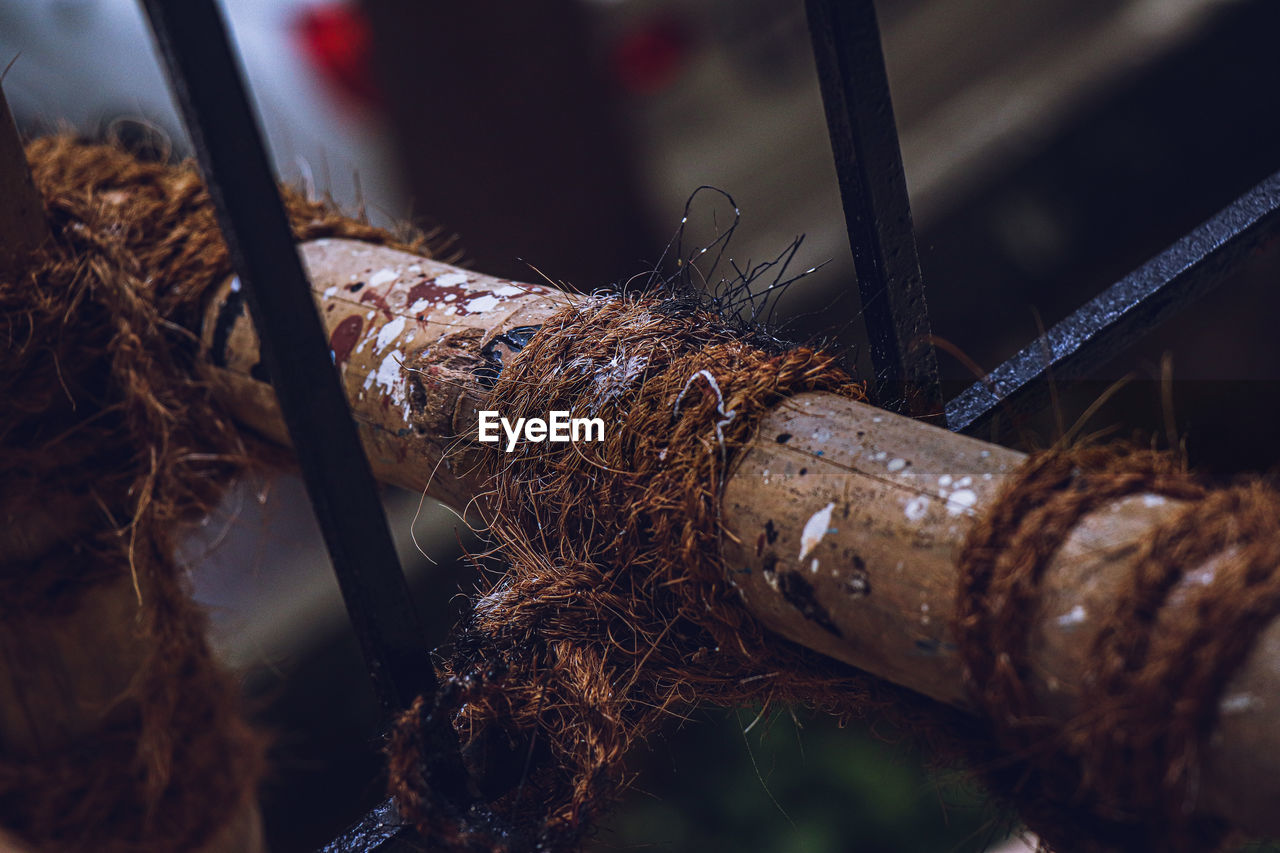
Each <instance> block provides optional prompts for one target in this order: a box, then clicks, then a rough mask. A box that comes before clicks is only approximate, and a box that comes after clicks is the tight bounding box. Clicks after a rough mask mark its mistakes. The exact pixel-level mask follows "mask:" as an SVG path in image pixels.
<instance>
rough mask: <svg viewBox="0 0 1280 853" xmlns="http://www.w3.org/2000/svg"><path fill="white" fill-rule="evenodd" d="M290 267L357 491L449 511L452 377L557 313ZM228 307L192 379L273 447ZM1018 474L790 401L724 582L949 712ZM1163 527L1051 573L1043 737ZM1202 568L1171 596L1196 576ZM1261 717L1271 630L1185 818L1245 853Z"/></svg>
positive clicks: (997, 460)
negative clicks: (338, 409) (345, 408)
mask: <svg viewBox="0 0 1280 853" xmlns="http://www.w3.org/2000/svg"><path fill="white" fill-rule="evenodd" d="M301 251H302V254H303V257H304V258H305V260H306V263H307V266H308V268H309V271H310V275H311V279H312V283H313V284H312V286H313V289H314V291H315V295H316V300H317V304H318V306H319V308H320V311H321V313H322V315H323V316H324V318H325V323H326V327H327V329H328V332H329V334H330V336H331V346H332V349H333V351H334V358H335V362H336V363H337V364H338V365H339V366H340V368H341V370H342V373H343V382H344V385H345V387H346V389H347V392H348V396H349V399H350V401H351V404H352V408H353V410H354V413H355V417H356V419H357V421H358V422H359V424H360V427H361V435H362V438H363V440H364V442H365V446H366V448H367V450H368V452H369V454H370V458H371V462H372V464H373V466H374V470H375V473H376V474H377V475H378V476H379V477H380V478H381V479H383V480H385V481H387V482H390V483H395V484H397V485H401V486H404V487H406V488H411V489H415V490H424V489H425V490H426V491H427V492H428V493H429V494H431V495H433V496H435V497H438V498H439V499H441V500H442V501H445V502H446V503H449V504H451V505H453V506H454V507H458V508H463V507H465V506H466V505H467V504H468V503H469V501H470V500H471V497H472V495H474V494H475V492H476V489H477V487H478V486H479V483H477V482H475V481H474V480H473V478H472V475H471V474H470V471H471V470H472V469H471V468H470V466H469V465H467V464H466V463H465V459H466V458H467V450H466V446H465V441H463V442H462V444H461V446H458V447H453V448H452V449H451V448H450V447H449V438H450V437H452V436H467V435H474V433H475V428H476V416H475V412H476V410H477V409H478V408H482V407H483V406H484V404H485V400H486V392H485V390H484V389H483V388H481V387H480V385H479V384H478V383H477V382H476V381H475V379H474V374H473V373H472V372H471V370H470V369H463V368H464V367H467V368H474V366H475V365H477V364H478V363H480V359H479V353H480V350H481V349H482V348H483V347H485V346H486V345H490V346H499V345H500V344H499V341H498V336H499V335H501V334H502V333H504V332H509V331H510V330H512V329H513V328H516V327H520V326H536V325H537V324H538V323H540V322H541V321H542V320H543V319H545V318H546V317H547V315H548V314H549V313H551V312H552V311H554V310H556V309H557V308H558V307H560V306H563V305H565V304H568V303H569V302H571V301H572V300H574V299H575V298H578V297H574V296H572V295H568V294H564V293H560V292H557V291H554V290H550V289H548V288H544V287H540V286H536V285H522V284H516V283H513V282H510V281H505V280H497V279H491V278H488V277H486V276H483V275H479V274H476V273H472V272H468V271H465V270H460V269H457V268H455V267H451V266H448V265H445V264H440V263H437V262H434V261H429V260H426V259H423V258H419V257H415V256H412V255H408V254H405V253H403V252H397V251H395V250H391V249H385V248H380V247H374V246H369V245H367V244H362V243H356V242H353V241H346V240H318V241H314V242H311V243H308V244H304V245H303V246H302V247H301ZM234 288H235V285H234V281H232V282H229V283H228V284H226V285H224V287H223V290H222V292H221V293H220V294H219V295H218V296H217V297H216V298H215V300H214V303H213V304H212V305H211V307H210V309H209V312H208V315H207V317H208V319H207V322H206V326H205V333H204V339H205V342H206V345H207V346H209V347H210V349H211V353H210V355H211V359H212V361H213V363H214V364H215V365H217V366H216V367H215V369H214V370H213V371H212V372H213V374H214V375H215V377H216V381H217V382H218V383H219V384H220V388H221V393H222V395H223V396H224V398H225V400H226V401H227V403H228V404H229V405H230V406H231V407H232V408H233V409H234V411H235V412H236V414H237V416H238V417H239V418H240V419H241V420H242V421H243V422H244V423H245V424H247V425H249V426H251V427H253V428H255V429H257V430H258V431H260V432H262V433H263V434H264V435H267V436H269V437H271V438H273V439H275V440H277V441H281V442H283V441H285V440H286V438H285V433H284V429H283V426H282V424H281V423H280V420H279V416H278V412H277V410H276V408H275V403H274V400H273V398H272V395H271V390H270V388H269V386H267V385H266V384H264V383H263V382H261V381H259V380H258V379H257V378H255V375H256V373H257V371H256V369H255V366H256V364H257V352H256V343H255V341H254V339H253V333H252V329H251V325H250V323H249V320H248V318H247V317H245V316H244V315H243V307H242V305H241V304H240V303H239V300H238V299H237V298H236V297H235V289H234ZM402 368H409V369H407V370H406V369H402ZM1023 459H1024V456H1023V455H1022V454H1020V453H1017V452H1015V451H1012V450H1008V449H1006V448H1003V447H999V446H997V445H992V444H987V443H984V442H981V441H978V440H975V439H972V438H967V437H965V436H961V435H956V434H954V433H951V432H948V431H946V430H942V429H938V428H936V427H932V426H929V425H926V424H923V423H920V422H917V421H913V420H910V419H908V418H904V417H900V416H897V415H893V414H890V413H888V412H885V411H882V410H879V409H876V408H874V407H871V406H868V405H865V404H862V403H857V402H853V401H850V400H847V399H844V398H841V397H838V396H835V395H831V394H823V393H811V394H804V395H800V396H797V397H795V398H792V399H791V400H788V401H787V402H785V403H783V404H782V405H780V406H778V407H777V408H776V409H774V410H773V411H772V412H770V413H768V414H767V415H766V416H765V418H764V420H763V422H762V424H761V426H760V429H759V431H758V433H757V435H756V436H755V437H754V439H753V440H752V442H751V443H750V445H749V447H748V448H747V449H746V451H745V452H744V453H743V454H742V455H741V462H740V463H739V465H738V467H737V468H736V470H735V471H734V472H733V474H732V476H731V477H730V478H729V480H728V482H727V485H726V489H725V502H724V519H723V521H724V523H725V525H726V527H727V530H728V535H727V537H726V539H725V542H724V546H723V549H724V550H723V556H724V559H725V563H726V565H728V566H730V567H734V568H735V569H738V571H735V580H736V582H737V584H738V585H739V588H740V589H741V591H742V593H743V597H744V599H745V602H746V606H747V607H748V608H749V609H750V610H751V612H752V613H753V614H754V615H755V616H757V617H758V618H759V619H760V620H761V621H762V622H763V623H764V624H765V625H767V626H768V627H769V628H771V629H772V630H774V631H776V632H777V633H779V634H781V635H783V636H785V637H788V638H790V639H792V640H795V641H797V642H799V643H801V644H803V645H805V646H808V647H810V648H812V649H815V650H817V651H820V652H822V653H824V654H827V655H830V656H831V657H833V658H836V659H838V660H841V661H846V662H848V663H851V664H853V665H855V666H858V667H860V668H862V669H864V670H866V671H868V672H870V673H873V674H875V675H877V676H880V677H883V678H885V679H888V680H889V681H892V682H894V683H896V684H899V685H902V686H904V687H907V688H910V689H912V690H914V691H917V692H919V693H922V694H924V695H926V696H930V697H933V698H934V699H937V700H940V701H942V702H945V703H948V704H950V705H953V706H956V707H959V708H966V709H967V708H969V699H968V697H967V695H966V693H965V690H964V686H963V683H962V667H961V663H960V660H959V659H958V657H957V653H956V652H957V650H956V648H955V646H954V645H953V643H952V640H951V637H950V636H949V625H950V624H951V621H952V618H953V615H954V612H955V606H956V602H955V594H956V589H957V569H956V564H955V561H956V556H957V553H958V550H959V547H960V545H961V543H962V542H963V541H964V538H965V536H966V534H967V533H968V532H969V530H970V529H971V528H972V526H973V525H974V523H975V522H976V520H977V519H978V518H980V517H981V516H982V515H983V513H984V512H985V511H986V510H987V509H988V508H989V507H990V506H991V504H992V501H993V499H994V497H995V495H996V494H997V492H998V490H999V489H1000V487H1001V485H1002V484H1003V483H1004V482H1005V480H1006V478H1007V477H1008V476H1009V475H1010V473H1011V472H1012V471H1014V470H1015V469H1016V468H1017V467H1018V466H1019V465H1020V464H1021V463H1022V461H1023ZM1182 506H1183V505H1182V504H1180V503H1179V502H1177V501H1173V500H1168V499H1165V498H1163V497H1161V496H1158V495H1136V496H1133V497H1129V498H1125V499H1122V500H1118V501H1115V502H1113V503H1111V504H1109V505H1107V506H1104V507H1103V508H1101V509H1100V510H1098V511H1096V512H1094V513H1092V514H1090V515H1088V516H1086V517H1085V518H1084V519H1083V520H1082V522H1081V523H1080V524H1079V525H1078V526H1077V527H1076V528H1075V530H1074V531H1073V533H1072V534H1071V535H1070V536H1069V537H1068V539H1067V540H1066V542H1065V544H1064V546H1063V547H1062V548H1061V549H1060V550H1059V551H1058V553H1057V554H1056V556H1055V557H1054V558H1053V560H1052V562H1051V565H1050V567H1049V570H1048V573H1047V576H1046V578H1045V579H1044V582H1043V584H1042V587H1041V589H1042V595H1043V597H1042V604H1041V607H1042V612H1040V613H1037V614H1036V619H1035V623H1036V625H1037V628H1036V629H1035V630H1034V631H1033V634H1032V638H1031V654H1032V664H1033V667H1032V668H1033V671H1034V683H1033V684H1032V688H1033V690H1034V691H1035V692H1036V693H1037V694H1038V697H1039V699H1040V700H1041V701H1042V703H1043V705H1044V707H1046V708H1049V709H1051V710H1052V712H1054V713H1058V714H1060V715H1062V716H1063V717H1064V718H1065V717H1067V716H1069V715H1070V713H1071V712H1072V711H1073V710H1074V708H1075V705H1076V702H1077V700H1078V697H1079V692H1080V686H1081V684H1082V682H1083V680H1084V679H1085V677H1086V675H1087V673H1088V672H1089V671H1090V662H1089V661H1088V660H1087V659H1086V658H1085V654H1086V652H1087V650H1088V649H1089V648H1090V646H1091V643H1092V640H1093V638H1094V636H1095V634H1096V632H1097V628H1098V624H1099V618H1098V617H1099V616H1100V614H1102V613H1103V612H1104V611H1105V609H1106V604H1107V602H1108V600H1109V599H1111V598H1112V596H1113V594H1114V592H1115V590H1116V589H1117V588H1118V587H1119V585H1120V583H1121V581H1122V579H1123V578H1125V576H1126V575H1127V573H1128V572H1129V570H1130V568H1131V565H1132V563H1133V561H1134V558H1135V556H1136V555H1137V552H1138V550H1139V549H1138V546H1139V544H1140V543H1142V542H1144V541H1146V540H1147V539H1149V537H1150V533H1151V531H1152V529H1153V528H1155V527H1156V526H1157V525H1158V524H1161V523H1164V522H1168V521H1169V520H1170V519H1171V518H1173V517H1174V516H1175V515H1176V514H1177V512H1178V511H1179V509H1181V508H1182ZM1216 559H1217V558H1215V560H1216ZM1214 562H1215V561H1214V560H1211V561H1209V563H1207V564H1206V565H1205V566H1202V567H1199V569H1198V570H1197V571H1194V572H1188V576H1189V577H1193V578H1194V577H1196V576H1198V575H1202V574H1203V573H1204V572H1212V571H1213V569H1214ZM741 569H750V571H749V572H744V571H741ZM782 572H794V573H796V574H798V575H799V576H800V577H803V578H804V579H805V581H806V583H805V588H806V589H805V592H804V594H803V596H802V597H801V599H799V600H798V599H797V595H796V593H795V587H794V586H791V587H785V586H783V585H779V584H778V583H777V578H778V577H779V576H780V574H781V573H782ZM1193 582H1194V581H1191V580H1188V581H1184V582H1183V583H1184V585H1185V584H1189V583H1193ZM1178 602H1179V594H1178V593H1177V591H1175V594H1174V596H1173V597H1172V598H1171V601H1170V605H1169V606H1168V608H1167V612H1166V614H1165V615H1164V616H1162V618H1171V619H1176V618H1178V617H1177V612H1176V611H1177V607H1178ZM1276 696H1280V624H1273V625H1271V626H1270V628H1268V629H1267V630H1266V631H1265V632H1264V633H1263V635H1262V637H1261V639H1260V642H1259V643H1258V644H1257V646H1256V648H1255V650H1254V651H1253V653H1252V655H1251V656H1250V657H1249V659H1248V660H1247V661H1246V663H1245V664H1244V665H1243V666H1242V667H1241V669H1240V670H1239V671H1238V672H1237V673H1236V675H1235V677H1234V678H1233V679H1232V680H1231V682H1230V684H1229V686H1228V688H1227V691H1226V692H1225V693H1224V697H1225V699H1224V702H1223V708H1222V713H1221V715H1220V717H1219V720H1218V727H1217V730H1216V731H1215V733H1214V734H1213V736H1212V738H1211V739H1210V743H1209V750H1208V754H1207V755H1206V756H1205V763H1204V771H1205V775H1204V777H1203V784H1201V785H1200V786H1199V789H1198V799H1197V804H1196V805H1197V810H1198V811H1200V812H1203V813H1206V814H1211V815H1216V816H1219V817H1222V818H1225V819H1226V820H1227V821H1229V822H1230V823H1231V824H1233V825H1234V826H1236V827H1238V828H1240V829H1242V830H1244V831H1245V832H1248V833H1251V834H1257V835H1280V812H1277V810H1275V809H1274V808H1273V804H1274V803H1276V802H1280V772H1278V771H1280V707H1277V705H1276V701H1275V699H1274V697H1276Z"/></svg>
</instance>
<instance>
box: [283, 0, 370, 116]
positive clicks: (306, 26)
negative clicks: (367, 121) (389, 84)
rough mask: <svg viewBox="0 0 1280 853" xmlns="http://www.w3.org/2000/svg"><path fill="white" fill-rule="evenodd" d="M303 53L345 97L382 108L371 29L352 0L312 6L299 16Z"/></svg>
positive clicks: (361, 104) (360, 103) (364, 105)
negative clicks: (374, 70) (374, 62)
mask: <svg viewBox="0 0 1280 853" xmlns="http://www.w3.org/2000/svg"><path fill="white" fill-rule="evenodd" d="M297 31H298V34H299V36H300V38H301V40H302V45H303V50H304V53H306V55H307V56H308V58H309V59H310V60H311V61H312V63H313V64H314V65H315V66H316V67H317V68H318V69H319V70H320V71H321V72H322V73H323V75H324V78H325V80H326V81H327V82H328V83H329V84H330V85H331V86H333V87H334V88H335V89H337V91H338V94H339V95H340V96H341V97H342V98H343V99H345V100H347V101H349V102H352V103H355V104H356V105H358V106H361V107H367V108H372V109H377V110H381V109H382V107H383V105H384V103H385V99H384V97H383V93H382V89H381V87H380V86H379V85H378V83H377V81H376V80H375V79H374V72H373V63H372V61H371V60H372V56H373V32H372V30H371V28H370V26H369V21H368V19H367V18H365V15H364V12H363V11H362V10H361V9H360V8H359V7H358V6H357V5H355V4H353V3H329V4H325V5H319V6H312V7H309V8H307V9H306V10H304V11H303V13H302V15H301V16H300V18H299V20H298V30H297Z"/></svg>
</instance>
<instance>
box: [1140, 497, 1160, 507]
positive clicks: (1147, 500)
mask: <svg viewBox="0 0 1280 853" xmlns="http://www.w3.org/2000/svg"><path fill="white" fill-rule="evenodd" d="M1164 504H1165V500H1164V498H1163V497H1162V496H1161V495H1143V496H1142V505H1143V506H1164Z"/></svg>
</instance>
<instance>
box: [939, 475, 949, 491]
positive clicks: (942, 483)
mask: <svg viewBox="0 0 1280 853" xmlns="http://www.w3.org/2000/svg"><path fill="white" fill-rule="evenodd" d="M938 485H939V486H942V487H943V488H944V489H945V488H946V487H947V486H950V485H951V475H950V474H943V475H942V476H941V477H939V478H938Z"/></svg>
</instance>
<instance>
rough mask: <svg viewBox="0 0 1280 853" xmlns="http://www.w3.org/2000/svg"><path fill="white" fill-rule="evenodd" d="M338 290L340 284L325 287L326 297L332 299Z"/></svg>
mask: <svg viewBox="0 0 1280 853" xmlns="http://www.w3.org/2000/svg"><path fill="white" fill-rule="evenodd" d="M337 292H338V285H336V284H335V285H334V286H333V287H329V288H326V289H325V291H324V298H325V299H332V298H333V297H334V294H336V293H337Z"/></svg>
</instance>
